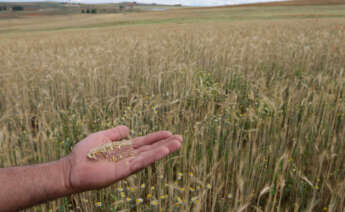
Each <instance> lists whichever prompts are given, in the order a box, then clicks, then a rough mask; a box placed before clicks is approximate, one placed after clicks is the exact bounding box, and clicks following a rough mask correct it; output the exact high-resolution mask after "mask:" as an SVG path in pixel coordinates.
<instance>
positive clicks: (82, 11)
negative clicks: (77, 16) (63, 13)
mask: <svg viewBox="0 0 345 212" xmlns="http://www.w3.org/2000/svg"><path fill="white" fill-rule="evenodd" d="M81 13H92V14H96V13H97V10H96V9H85V10H84V9H83V10H81Z"/></svg>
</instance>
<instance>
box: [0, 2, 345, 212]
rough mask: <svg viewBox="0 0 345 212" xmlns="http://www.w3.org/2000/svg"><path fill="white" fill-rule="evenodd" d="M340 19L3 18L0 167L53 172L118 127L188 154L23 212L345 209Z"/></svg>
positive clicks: (214, 15)
mask: <svg viewBox="0 0 345 212" xmlns="http://www.w3.org/2000/svg"><path fill="white" fill-rule="evenodd" d="M344 12H345V6H344V5H338V6H303V7H267V8H262V7H260V8H257V7H248V8H247V7H243V8H213V9H181V10H171V11H164V12H147V13H140V14H127V15H124V14H116V15H112V14H110V15H109V14H105V15H104V14H102V15H95V16H92V18H91V17H90V16H85V15H74V16H71V17H47V18H46V19H44V20H42V19H40V18H41V17H35V18H24V19H13V20H0V26H1V28H0V67H1V68H0V167H10V166H19V165H27V164H35V163H42V162H48V161H52V160H57V159H59V158H61V157H63V156H64V155H67V154H68V153H69V152H70V151H71V148H72V147H73V145H74V144H76V143H77V142H78V141H79V140H81V139H82V138H84V137H85V136H86V135H88V134H90V133H92V132H95V131H98V130H102V129H107V128H110V127H114V126H116V125H120V124H124V125H127V126H128V127H129V128H130V129H131V136H132V137H136V136H140V135H144V134H147V133H150V132H154V131H157V130H170V131H172V132H173V133H178V134H181V135H182V136H183V138H184V143H183V145H182V148H181V150H180V151H179V152H178V153H175V154H174V155H172V156H170V157H168V158H166V159H164V160H162V161H160V162H159V163H156V164H155V165H153V166H151V167H149V168H147V169H145V170H144V171H141V172H140V173H138V174H136V175H134V176H131V177H130V178H128V179H126V180H123V181H121V182H119V183H117V184H115V185H113V186H110V187H108V188H105V189H101V190H98V191H90V192H85V193H81V194H75V195H72V196H70V197H66V198H61V199H58V200H56V201H52V202H49V203H45V204H42V205H39V206H36V207H34V208H31V209H28V211H59V212H61V211H272V212H273V211H339V212H340V211H344V210H345V208H344V205H345V165H344V164H345V73H344V71H345V24H344V23H345V15H344V14H345V13H344ZM40 22H42V23H44V24H42V25H41V24H39V23H40Z"/></svg>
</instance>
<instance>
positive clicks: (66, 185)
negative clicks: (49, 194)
mask: <svg viewBox="0 0 345 212" xmlns="http://www.w3.org/2000/svg"><path fill="white" fill-rule="evenodd" d="M59 165H60V166H59V167H60V173H61V174H62V176H61V182H62V186H63V189H64V190H65V192H66V193H67V194H71V193H74V189H73V187H72V184H71V169H72V160H71V156H70V155H68V156H66V157H64V158H61V159H60V160H59Z"/></svg>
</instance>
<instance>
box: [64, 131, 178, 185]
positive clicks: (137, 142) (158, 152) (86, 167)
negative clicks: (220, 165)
mask: <svg viewBox="0 0 345 212" xmlns="http://www.w3.org/2000/svg"><path fill="white" fill-rule="evenodd" d="M128 135H129V130H128V128H127V127H125V126H118V127H116V128H113V129H109V130H105V131H101V132H97V133H94V134H91V135H89V136H88V137H86V138H85V139H84V140H82V141H81V142H79V143H78V144H77V145H76V146H75V147H74V148H73V150H72V153H71V154H70V155H69V156H68V157H69V164H70V168H69V171H68V175H69V176H67V179H69V185H68V186H69V187H70V189H73V190H74V191H84V190H90V189H97V188H102V187H105V186H107V185H110V184H112V183H115V182H117V181H119V180H121V179H123V178H126V177H128V176H129V175H131V174H133V173H135V172H137V171H139V170H141V169H143V168H145V167H147V166H149V165H150V164H152V163H154V162H155V161H157V160H159V159H161V158H163V157H165V156H166V155H168V154H170V153H172V152H175V151H176V150H178V149H179V148H180V146H181V142H182V138H181V137H180V136H172V134H171V133H170V132H167V131H160V132H156V133H152V134H149V135H147V136H142V137H137V138H135V139H133V140H132V142H133V148H134V152H135V156H134V157H131V158H125V159H123V160H120V161H118V162H117V163H114V162H111V161H106V160H102V161H95V160H90V159H89V158H88V157H87V154H88V152H89V151H90V150H91V149H93V148H95V147H97V146H99V145H102V144H105V143H108V142H116V141H118V140H121V139H123V138H126V137H127V136H128Z"/></svg>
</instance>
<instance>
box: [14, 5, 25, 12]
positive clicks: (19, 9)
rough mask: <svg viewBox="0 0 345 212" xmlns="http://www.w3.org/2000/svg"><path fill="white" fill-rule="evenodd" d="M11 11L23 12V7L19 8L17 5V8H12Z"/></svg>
mask: <svg viewBox="0 0 345 212" xmlns="http://www.w3.org/2000/svg"><path fill="white" fill-rule="evenodd" d="M12 10H13V11H22V10H24V7H23V6H19V5H18V6H13V7H12Z"/></svg>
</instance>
